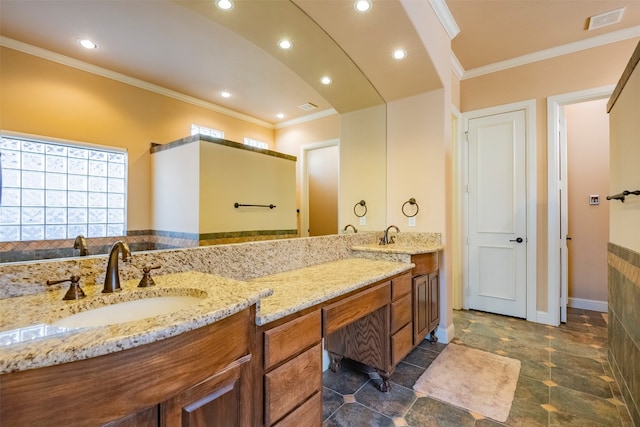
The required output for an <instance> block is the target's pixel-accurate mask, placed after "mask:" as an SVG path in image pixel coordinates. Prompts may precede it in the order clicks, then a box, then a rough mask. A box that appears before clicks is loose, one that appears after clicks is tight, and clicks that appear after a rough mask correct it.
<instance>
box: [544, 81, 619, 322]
mask: <svg viewBox="0 0 640 427" xmlns="http://www.w3.org/2000/svg"><path fill="white" fill-rule="evenodd" d="M614 89H615V85H609V86H601V87H597V88H593V89H586V90H581V91H577V92H569V93H565V94H562V95H556V96H550V97H549V98H547V183H548V190H547V206H548V211H547V224H548V233H549V234H548V236H547V244H548V247H547V257H548V261H547V262H548V278H547V283H548V301H547V305H548V307H549V310H548V317H549V319H548V320H549V324H551V325H556V326H557V325H559V324H560V322H561V321H562V322H566V308H567V303H568V297H569V296H568V295H567V293H568V289H567V267H568V266H567V257H566V256H564V257H562V259H561V257H560V246H561V245H559V244H558V241H559V239H558V238H557V237H558V236H559V235H560V233H561V230H560V222H561V218H560V217H561V214H562V213H563V212H564V213H565V215H566V212H567V206H566V204H567V197H562V198H561V197H560V196H559V192H560V190H561V189H562V187H563V186H566V183H564V184H562V183H561V179H560V171H561V170H564V171H566V170H567V156H566V155H565V156H560V155H559V153H560V152H563V153H566V152H567V147H566V146H567V136H566V135H565V134H563V135H562V136H561V134H560V117H561V111H562V108H563V107H564V106H566V105H571V104H578V103H581V102H588V101H595V100H598V99H603V98H608V97H610V96H611V94H612V93H613V90H614ZM566 192H567V189H566V188H565V193H566ZM565 196H566V194H565ZM565 236H566V232H565ZM563 242H564V245H565V246H566V240H564V241H563ZM565 253H566V251H565Z"/></svg>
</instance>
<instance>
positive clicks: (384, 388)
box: [378, 378, 391, 393]
mask: <svg viewBox="0 0 640 427" xmlns="http://www.w3.org/2000/svg"><path fill="white" fill-rule="evenodd" d="M378 390H380V391H381V392H383V393H389V392H390V391H391V383H390V382H389V378H382V382H381V383H380V385H379V386H378Z"/></svg>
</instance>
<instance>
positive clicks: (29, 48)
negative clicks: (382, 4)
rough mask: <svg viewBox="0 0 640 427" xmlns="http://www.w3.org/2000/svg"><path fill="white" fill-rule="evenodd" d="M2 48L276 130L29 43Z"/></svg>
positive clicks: (1, 40) (10, 42)
mask: <svg viewBox="0 0 640 427" xmlns="http://www.w3.org/2000/svg"><path fill="white" fill-rule="evenodd" d="M0 46H4V47H7V48H9V49H13V50H17V51H20V52H23V53H26V54H29V55H33V56H37V57H39V58H43V59H46V60H49V61H52V62H57V63H58V64H62V65H66V66H68V67H71V68H75V69H78V70H81V71H86V72H88V73H91V74H95V75H98V76H101V77H105V78H108V79H111V80H115V81H118V82H121V83H124V84H127V85H130V86H134V87H137V88H140V89H144V90H148V91H149V92H154V93H157V94H159V95H163V96H166V97H169V98H173V99H176V100H178V101H182V102H186V103H188V104H192V105H195V106H197V107H202V108H205V109H207V110H211V111H215V112H217V113H221V114H225V115H227V116H230V117H234V118H236V119H240V120H244V121H246V122H249V123H253V124H256V125H258V126H263V127H265V128H268V129H274V128H275V127H274V125H273V123H269V122H265V121H264V120H260V119H257V118H255V117H251V116H248V115H246V114H243V113H239V112H237V111H234V110H231V109H229V108H225V107H222V106H220V105H216V104H213V103H211V102H208V101H204V100H202V99H199V98H195V97H193V96H189V95H185V94H183V93H180V92H176V91H174V90H171V89H167V88H164V87H162V86H158V85H155V84H153V83H149V82H146V81H144V80H139V79H135V78H133V77H130V76H127V75H125V74H120V73H117V72H115V71H111V70H108V69H106V68H102V67H98V66H96V65H92V64H89V63H87V62H84V61H79V60H77V59H73V58H70V57H68V56H65V55H60V54H59V53H55V52H51V51H49V50H46V49H42V48H39V47H36V46H33V45H30V44H27V43H23V42H20V41H18V40H14V39H10V38H8V37H4V36H0Z"/></svg>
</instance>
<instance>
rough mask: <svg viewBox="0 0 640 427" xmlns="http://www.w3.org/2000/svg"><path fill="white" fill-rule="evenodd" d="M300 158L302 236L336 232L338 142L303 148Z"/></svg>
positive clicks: (332, 141)
mask: <svg viewBox="0 0 640 427" xmlns="http://www.w3.org/2000/svg"><path fill="white" fill-rule="evenodd" d="M301 158H302V177H303V183H302V188H303V195H302V206H303V214H302V221H301V222H302V224H301V230H302V235H303V236H324V235H328V234H336V233H337V232H338V170H339V169H338V165H339V143H338V140H331V141H325V142H320V143H316V144H309V145H305V146H303V147H302V148H301Z"/></svg>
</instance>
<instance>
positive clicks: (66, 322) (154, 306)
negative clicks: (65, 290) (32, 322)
mask: <svg viewBox="0 0 640 427" xmlns="http://www.w3.org/2000/svg"><path fill="white" fill-rule="evenodd" d="M201 301H202V298H199V297H193V296H162V297H151V298H144V299H138V300H132V301H126V302H121V303H117V304H111V305H107V306H104V307H98V308H94V309H90V310H85V311H82V312H80V313H77V314H72V315H71V316H67V317H63V318H62V319H60V320H57V321H55V322H53V323H52V325H53V326H61V327H71V328H83V327H90V326H106V325H115V324H118V323H125V322H131V321H134V320H141V319H146V318H149V317H155V316H160V315H163V314H169V313H173V312H174V311H178V310H181V309H183V308H186V307H189V306H191V305H193V304H197V303H199V302H201Z"/></svg>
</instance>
